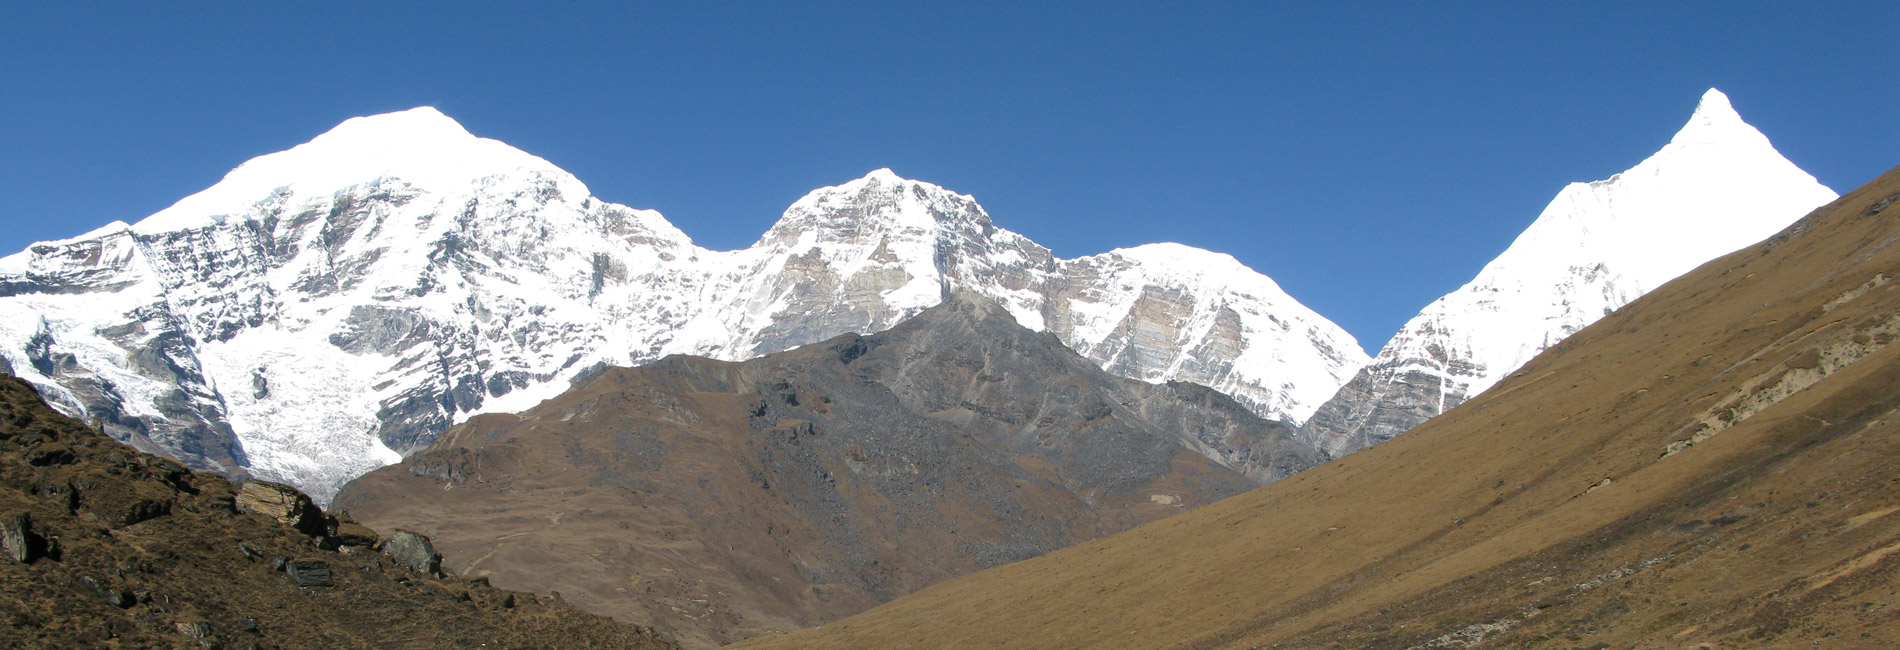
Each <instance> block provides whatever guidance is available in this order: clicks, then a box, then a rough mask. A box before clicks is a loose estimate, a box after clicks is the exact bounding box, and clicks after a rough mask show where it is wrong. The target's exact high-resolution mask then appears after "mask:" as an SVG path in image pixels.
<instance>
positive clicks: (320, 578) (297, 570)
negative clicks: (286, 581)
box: [284, 560, 336, 587]
mask: <svg viewBox="0 0 1900 650" xmlns="http://www.w3.org/2000/svg"><path fill="white" fill-rule="evenodd" d="M284 573H286V574H289V575H290V581H291V582H295V583H297V586H299V587H334V586H336V582H335V581H334V580H332V579H331V577H330V565H329V564H327V563H324V562H320V561H315V560H310V561H303V562H291V563H288V564H285V565H284Z"/></svg>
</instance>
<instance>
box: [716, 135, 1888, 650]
mask: <svg viewBox="0 0 1900 650" xmlns="http://www.w3.org/2000/svg"><path fill="white" fill-rule="evenodd" d="M1896 279H1900V170H1895V171H1891V172H1888V173H1887V174H1885V175H1883V176H1882V177H1880V178H1878V179H1876V180H1875V181H1873V182H1871V183H1869V184H1868V185H1866V186H1864V187H1862V188H1860V189H1858V190H1856V191H1854V192H1852V193H1850V194H1848V195H1847V196H1845V197H1842V198H1841V199H1840V200H1839V201H1837V202H1835V203H1833V204H1831V205H1829V206H1825V207H1823V208H1821V209H1819V210H1817V211H1816V212H1815V213H1814V214H1812V215H1810V216H1808V217H1807V218H1806V219H1803V220H1802V221H1800V222H1799V223H1797V224H1795V225H1794V226H1792V227H1790V228H1789V229H1788V230H1787V231H1785V232H1783V233H1782V234H1780V235H1777V236H1776V237H1774V238H1772V239H1771V240H1769V241H1766V242H1763V243H1761V244H1759V245H1757V246H1754V247H1751V248H1748V249H1745V250H1742V251H1739V252H1737V253H1734V254H1732V255H1729V256H1726V257H1723V258H1720V259H1717V260H1715V261H1712V262H1710V263H1708V264H1706V265H1704V266H1703V267H1701V268H1700V269H1698V270H1696V271H1694V272H1692V273H1690V274H1688V275H1687V276H1684V277H1683V278H1680V279H1679V280H1677V281H1675V282H1672V283H1670V284H1668V285H1666V286H1664V287H1662V288H1661V289H1659V290H1657V291H1655V292H1653V293H1651V294H1649V295H1648V296H1646V297H1644V298H1643V299H1641V300H1639V301H1637V302H1635V303H1633V304H1631V305H1629V306H1627V307H1625V308H1624V309H1622V310H1620V311H1618V312H1617V313H1615V314H1613V315H1611V316H1609V317H1607V318H1605V319H1603V320H1602V321H1601V322H1599V323H1597V324H1596V325H1594V326H1592V327H1590V328H1588V329H1586V330H1584V331H1582V332H1580V333H1578V334H1577V335H1575V336H1573V337H1571V338H1570V339H1569V340H1567V341H1565V342H1564V343H1562V344H1561V345H1559V346H1557V347H1556V348H1553V349H1551V350H1549V351H1547V352H1546V353H1545V354H1543V355H1542V356H1540V357H1538V358H1537V359H1535V360H1534V361H1532V362H1531V363H1529V364H1528V365H1527V366H1525V367H1524V368H1523V369H1522V371H1521V372H1519V373H1517V374H1516V375H1515V376H1513V377H1512V378H1510V379H1508V380H1506V381H1504V382H1502V383H1500V384H1499V385H1497V386H1496V387H1495V388H1493V389H1492V390H1490V391H1489V392H1487V393H1486V394H1484V395H1482V396H1480V397H1478V398H1477V399H1474V400H1472V401H1471V402H1468V403H1466V404H1464V405H1463V406H1461V407H1459V408H1457V409H1454V410H1452V411H1450V412H1448V413H1446V414H1444V415H1442V416H1440V417H1438V418H1436V419H1433V420H1431V421H1430V422H1427V423H1426V424H1424V425H1423V426H1420V427H1418V428H1416V429H1414V430H1413V431H1412V432H1410V433H1408V434H1406V435H1403V436H1400V437H1398V438H1396V439H1394V440H1392V441H1391V442H1388V443H1386V444H1383V445H1380V446H1378V447H1374V448H1372V449H1369V450H1366V451H1362V452H1360V453H1358V454H1355V455H1352V456H1349V457H1346V458H1344V459H1341V460H1338V461H1334V462H1332V463H1329V464H1327V465H1324V466H1321V467H1319V468H1316V469H1313V470H1310V471H1307V472H1305V473H1302V474H1299V475H1297V476H1295V477H1293V478H1290V479H1287V480H1284V481H1280V482H1278V483H1275V484H1272V485H1269V486H1267V487H1264V488H1261V489H1259V490H1256V491H1253V492H1249V493H1247V494H1244V495H1240V496H1237V497H1234V498H1230V499H1226V500H1224V501H1221V502H1218V503H1215V504H1212V505H1209V506H1206V507H1204V508H1201V509H1198V510H1195V511H1192V512H1188V513H1185V514H1182V515H1179V516H1176V517H1172V518H1169V519H1166V520H1162V521H1159V522H1155V523H1152V524H1148V525H1145V526H1142V527H1139V528H1136V529H1133V530H1130V531H1127V532H1124V533H1122V534H1119V535H1115V536H1112V537H1108V538H1104V539H1100V540H1096V541H1093V542H1088V543H1085V544H1081V545H1079V546H1076V547H1073V548H1069V549H1065V550H1063V551H1060V552H1057V553H1052V554H1049V555H1046V556H1043V557H1039V558H1035V559H1032V560H1028V561H1024V562H1019V563H1016V564H1011V565H1008V566H1005V567H1001V568H998V569H994V570H990V571H985V572H981V573H977V574H973V575H969V576H965V577H963V578H959V579H956V580H952V581H948V582H945V583H942V584H938V585H936V586H933V587H931V588H929V589H925V590H923V591H920V592H918V593H916V594H912V595H910V596H907V597H905V598H901V599H898V600H896V601H894V602H891V603H888V604H886V605H883V606H880V607H878V608H876V609H873V610H871V611H869V612H866V613H864V614H861V615H858V616H854V617H852V618H848V619H845V620H843V621H840V622H838V623H834V624H829V625H825V626H824V627H822V628H819V629H808V630H804V631H800V632H796V633H793V634H790V635H784V636H777V637H769V638H763V639H758V640H754V641H752V642H749V643H746V644H743V647H746V648H759V649H764V648H795V647H796V648H939V647H963V648H1004V647H1025V648H1256V647H1269V648H1305V647H1327V648H1393V649H1406V648H1451V647H1473V646H1478V647H1508V648H1748V647H1802V648H1809V647H1834V648H1891V647H1900V514H1897V513H1900V463H1897V462H1896V460H1897V459H1900V412H1897V411H1896V409H1897V408H1900V345H1894V344H1893V343H1894V342H1895V341H1896V340H1897V339H1900V282H1895V281H1894V280H1896Z"/></svg>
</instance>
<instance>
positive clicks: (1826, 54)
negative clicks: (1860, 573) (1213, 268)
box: [0, 0, 1900, 351]
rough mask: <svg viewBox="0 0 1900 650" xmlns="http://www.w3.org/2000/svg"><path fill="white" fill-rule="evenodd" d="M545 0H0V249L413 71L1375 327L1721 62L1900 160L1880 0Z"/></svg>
mask: <svg viewBox="0 0 1900 650" xmlns="http://www.w3.org/2000/svg"><path fill="white" fill-rule="evenodd" d="M547 4H549V5H559V6H558V7H551V6H543V3H505V4H504V3H494V4H473V3H429V4H419V5H411V6H407V7H398V8H390V7H386V6H372V5H363V6H354V7H351V6H341V3H295V4H292V3H241V4H230V5H212V4H209V3H206V4H198V3H139V4H130V3H128V4H123V5H115V4H100V3H39V2H8V3H3V4H0V197H4V200H0V251H5V252H11V251H17V250H20V249H22V248H24V247H25V245H26V244H27V243H29V242H31V241H34V240H41V239H52V238H60V237H68V236H72V235H76V234H79V233H81V232H84V231H86V230H89V229H92V228H94V227H97V226H99V225H102V224H104V223H107V222H109V221H112V220H114V219H121V220H126V221H134V220H137V219H139V218H141V217H143V216H144V215H147V214H150V213H152V212H155V211H157V210H159V209H162V208H164V207H165V206H167V205H170V204H171V203H172V202H173V201H176V200H177V199H179V198H182V197H184V196H186V195H188V194H191V193H193V192H196V191H198V190H200V189H203V188H204V187H207V186H209V185H211V184H212V183H214V182H216V181H217V180H218V179H219V178H220V177H222V176H223V174H224V173H225V172H226V171H228V170H229V169H230V168H231V167H234V166H236V165H237V164H239V163H241V162H243V161H244V160H246V159H248V158H251V157H253V156H256V155H260V154H264V153H269V152H272V151H278V150H282V149H285V148H289V147H291V146H294V145H296V144H298V143H300V142H303V141H305V140H308V139H309V138H311V137H312V136H315V135H317V134H318V133H321V132H323V131H325V130H327V129H329V128H330V127H331V126H334V125H335V124H336V123H337V122H340V121H342V120H344V119H347V118H349V117H352V116H357V115H366V114H372V113H380V112H387V111H392V110H400V109H405V108H410V107H413V106H418V105H425V104H426V105H434V106H436V107H439V108H440V109H442V110H443V111H444V112H446V113H448V114H449V115H450V116H452V117H454V118H456V119H457V120H459V121H461V122H462V124H463V125H464V126H466V127H468V129H469V130H470V131H472V132H474V133H475V134H477V135H481V136H485V137H491V138H496V139H499V140H502V141H505V142H508V143H510V144H513V145H515V146H517V147H520V148H522V149H525V150H527V151H529V152H531V153H534V154H537V155H540V156H541V157H543V158H546V159H548V160H550V161H552V162H553V163H555V164H557V165H560V166H562V167H564V168H566V169H567V170H569V171H571V172H573V173H574V174H575V175H577V176H579V177H580V178H581V180H583V181H585V182H586V183H587V184H588V185H589V187H591V188H592V189H593V190H594V193H595V194H596V195H598V196H600V197H601V198H604V199H606V200H610V201H615V202H619V203H625V204H628V205H632V206H635V207H642V208H653V209H657V210H660V211H661V212H663V213H665V214H666V215H667V217H668V218H669V219H670V220H672V221H673V222H674V223H675V224H677V225H678V226H679V227H680V228H681V229H683V230H685V231H686V232H687V233H688V234H690V235H691V236H693V238H694V239H696V240H697V241H699V243H701V244H702V245H706V246H711V247H715V248H735V247H741V246H744V245H747V244H749V243H751V242H752V241H753V240H754V239H756V238H757V237H758V236H759V234H760V233H762V232H764V230H765V229H766V228H767V227H768V226H769V225H770V224H771V223H772V221H774V220H775V219H776V218H777V217H778V215H779V213H780V212H781V211H783V210H784V208H785V207H786V206H787V205H789V204H790V203H791V202H792V201H793V200H795V199H797V198H798V197H799V196H801V195H803V194H804V193H805V192H807V191H809V190H811V189H813V188H816V187H819V186H823V185H833V184H837V183H840V182H843V181H846V180H849V179H852V178H856V177H858V176H861V175H863V174H864V173H865V172H867V171H870V170H872V169H875V168H878V167H890V168H892V169H894V170H896V171H897V172H898V173H899V174H901V175H904V176H906V177H910V178H917V179H921V180H926V181H930V182H934V183H937V184H939V185H943V186H945V187H948V188H950V189H953V190H957V191H960V192H964V193H968V194H972V195H975V196H976V198H977V199H978V200H979V201H981V202H982V203H983V205H984V206H985V207H986V208H988V209H989V211H990V214H991V215H992V216H993V217H994V218H995V220H996V222H997V223H998V225H1001V226H1003V227H1005V228H1009V229H1012V230H1016V231H1018V232H1021V233H1023V234H1025V235H1027V236H1029V237H1030V238H1032V239H1035V240H1036V241H1038V242H1041V243H1043V244H1044V245H1047V246H1050V247H1051V248H1053V249H1055V251H1056V253H1057V254H1058V255H1061V256H1063V257H1074V256H1078V255H1086V254H1092V253H1098V252H1102V251H1105V250H1109V249H1112V248H1116V247H1122V246H1133V245H1138V244H1143V243H1149V242H1156V241H1178V242H1182V243H1186V244H1191V245H1195V246H1201V247H1204V248H1209V249H1213V250H1217V251H1223V252H1227V253H1232V254H1233V255H1235V256H1236V257H1238V258H1240V259H1241V261H1243V262H1245V263H1247V264H1248V265H1250V266H1252V267H1254V268H1255V269H1258V270H1260V271H1261V272H1264V273H1266V274H1268V275H1270V276H1272V277H1273V278H1275V279H1276V280H1278V281H1279V282H1280V283H1281V285H1282V286H1284V287H1285V288H1286V289H1287V290H1288V291H1289V292H1290V293H1292V294H1293V295H1294V297H1296V298H1298V299H1299V300H1301V301H1302V302H1305V303H1306V304H1307V305H1308V306H1311V307H1312V308H1314V309H1315V310H1317V311H1319V312H1320V313H1322V314H1324V315H1326V316H1328V317H1330V318H1332V319H1334V320H1335V321H1337V322H1338V323H1339V324H1341V325H1342V326H1344V327H1346V329H1348V330H1349V331H1351V332H1352V333H1353V334H1354V335H1355V336H1357V337H1359V340H1360V342H1361V343H1362V344H1363V345H1365V346H1366V347H1368V348H1370V349H1371V350H1372V351H1376V350H1377V348H1378V347H1379V346H1380V345H1381V344H1382V343H1383V342H1384V341H1385V340H1386V338H1387V337H1389V336H1390V335H1391V333H1392V332H1393V331H1394V330H1395V329H1397V327H1398V326H1399V325H1400V324H1401V323H1402V322H1403V321H1404V320H1405V319H1407V318H1409V317H1410V316H1411V315H1412V314H1414V313H1416V312H1417V310H1418V309H1419V308H1420V307H1423V306H1424V305H1425V304H1426V303H1427V302H1429V301H1431V300H1432V299H1433V298H1436V297H1437V296H1439V295H1441V294H1443V293H1445V292H1447V291H1450V290H1451V289H1454V288H1456V287H1458V286H1459V285H1461V284H1463V283H1464V282H1465V281H1467V280H1469V279H1470V278H1471V276H1472V275H1474V274H1475V273H1476V272H1477V271H1478V269H1479V268H1480V267H1481V266H1483V264H1484V263H1485V262H1486V261H1488V260H1489V259H1490V258H1491V257H1492V256H1494V255H1496V254H1497V253H1498V252H1500V251H1502V250H1503V249H1504V247H1505V246H1506V245H1508V244H1509V243H1510V241H1511V239H1512V238H1513V237H1514V236H1515V235H1516V234H1517V233H1518V231H1520V230H1521V229H1522V228H1523V227H1524V226H1526V225H1528V224H1529V223H1530V221H1531V220H1532V219H1533V218H1535V217H1536V215H1537V213H1538V212H1539V211H1540V210H1541V209H1542V208H1543V206H1544V204H1545V203H1546V202H1548V201H1549V200H1550V198H1551V197H1552V196H1554V195H1555V194H1556V192H1557V191H1558V190H1559V189H1561V188H1562V186H1563V185H1564V184H1565V183H1568V182H1572V181H1588V180H1596V179H1601V178H1605V177H1607V176H1609V175H1610V174H1613V173H1616V172H1618V171H1621V170H1623V169H1625V168H1627V167H1630V166H1631V165H1634V164H1635V163H1637V162H1638V161H1640V160H1641V159H1642V158H1643V157H1645V156H1647V155H1648V154H1650V153H1652V152H1654V151H1655V150H1656V149H1658V148H1660V147H1661V146H1662V145H1663V144H1665V143H1666V142H1667V141H1668V139H1669V136H1670V135H1671V134H1673V133H1674V132H1675V130H1676V129H1677V128H1678V127H1680V126H1681V124H1682V123H1683V122H1684V121H1685V120H1686V119H1687V118H1688V116H1689V113H1690V111H1691V110H1692V109H1693V108H1694V105H1695V101H1696V99H1697V98H1698V97H1699V96H1700V95H1701V93H1702V91H1703V90H1705V89H1707V88H1709V87H1711V86H1713V87H1718V88H1720V89H1722V90H1723V91H1725V92H1727V93H1728V94H1729V96H1730V98H1731V99H1732V100H1733V101H1734V103H1735V106H1736V108H1737V110H1738V111H1739V112H1740V113H1741V114H1742V117H1743V118H1744V119H1746V120H1748V121H1749V122H1750V123H1752V124H1754V125H1755V126H1756V127H1758V128H1760V129H1761V130H1762V131H1763V132H1765V133H1766V134H1767V135H1768V137H1769V138H1770V139H1771V140H1773V141H1774V143H1775V145H1776V146H1777V147H1778V148H1779V149H1780V150H1781V151H1782V153H1783V154H1785V155H1786V156H1788V157H1789V158H1790V159H1791V160H1793V161H1794V162H1795V163H1796V164H1798V165H1800V166H1801V167H1802V168H1804V169H1806V170H1808V171H1809V172H1810V173H1813V174H1814V175H1815V176H1816V177H1818V178H1819V179H1820V180H1821V182H1823V183H1825V184H1827V185H1828V186H1830V187H1832V188H1834V189H1835V190H1836V191H1841V192H1845V191H1847V190H1850V189H1853V188H1854V187H1855V186H1857V185H1859V184H1861V183H1863V182H1865V181H1867V180H1869V179H1871V178H1872V177H1874V176H1876V175H1878V174H1879V173H1881V172H1884V171H1886V170H1887V169H1888V168H1890V167H1891V166H1893V165H1895V164H1900V116H1897V115H1896V107H1900V84H1897V83H1896V82H1900V45H1896V43H1900V38H1896V37H1895V36H1894V35H1895V34H1896V33H1900V3H1896V2H1892V1H1891V0H1883V1H1879V2H1868V3H1864V4H1856V3H1754V2H1718V3H1683V2H1664V3H1655V2H1642V3H1628V4H1620V3H1600V2H1598V3H1580V2H1579V3H1569V2H1565V3H1517V2H1510V3H1505V2H1500V3H1493V4H1488V5H1453V4H1444V3H1417V4H1404V5H1385V4H1365V5H1350V6H1349V5H1346V4H1345V3H1309V2H1299V3H1292V2H1289V3H1268V2H1257V3H1241V4H1233V5H1216V4H1201V3H1154V4H1152V5H1147V6H1136V5H1127V6H1118V5H1114V4H1113V3H1078V4H1071V5H1058V4H1055V3H1033V2H1032V3H1021V2H1002V3H994V4H991V3H976V2H953V3H944V4H928V5H927V4H923V3H909V2H892V3H864V2H849V3H823V2H770V3H746V4H740V3H730V5H729V6H724V7H714V8H701V7H695V8H688V9H681V8H678V7H659V8H640V7H624V6H615V7H613V8H595V9H583V8H574V7H568V6H566V5H562V4H560V3H547ZM665 4H667V5H701V4H704V5H724V4H727V3H665ZM259 5H268V6H259ZM332 5H336V6H332ZM1177 5H1178V6H1177ZM1521 5H1547V6H1539V7H1529V6H1521Z"/></svg>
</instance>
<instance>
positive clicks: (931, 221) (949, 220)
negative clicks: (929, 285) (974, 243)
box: [759, 169, 994, 246]
mask: <svg viewBox="0 0 1900 650" xmlns="http://www.w3.org/2000/svg"><path fill="white" fill-rule="evenodd" d="M993 229H994V226H992V225H991V223H990V217H989V214H988V213H986V212H984V211H983V207H982V206H980V205H978V204H977V202H976V199H975V198H974V197H971V196H969V195H967V194H958V193H956V192H952V191H950V190H947V189H944V188H943V187H941V186H938V185H934V184H931V183H926V182H923V181H917V180H911V179H908V178H904V177H901V176H898V175H897V174H896V173H895V172H892V171H891V170H890V169H878V170H875V171H872V172H871V173H869V174H865V175H864V176H863V177H861V178H858V179H855V180H852V181H850V182H846V183H843V184H839V185H834V186H831V187H821V188H818V189H816V190H812V191H811V192H810V193H808V194H806V195H805V196H804V197H803V198H800V199H799V200H798V201H797V202H795V203H793V204H792V206H791V207H789V208H786V210H785V214H784V215H783V216H781V217H780V218H779V220H778V222H777V223H775V224H773V226H772V228H771V230H768V231H766V233H765V236H763V237H761V238H760V239H759V243H760V244H766V245H791V244H793V243H794V242H800V241H804V242H806V243H807V244H809V243H815V242H824V241H847V242H860V243H869V244H873V245H875V244H876V243H877V240H878V239H879V238H882V237H884V236H887V235H892V236H901V237H903V238H908V239H917V240H923V241H927V240H934V239H936V238H937V237H938V236H940V235H942V234H945V233H951V232H962V233H975V232H985V231H989V230H993ZM812 238H815V239H812ZM801 246H802V245H801Z"/></svg>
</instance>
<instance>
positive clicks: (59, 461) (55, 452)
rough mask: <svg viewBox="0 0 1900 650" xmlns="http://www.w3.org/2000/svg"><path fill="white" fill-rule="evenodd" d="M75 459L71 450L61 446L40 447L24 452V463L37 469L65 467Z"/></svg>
mask: <svg viewBox="0 0 1900 650" xmlns="http://www.w3.org/2000/svg"><path fill="white" fill-rule="evenodd" d="M76 458H77V457H75V456H73V450H72V449H70V448H68V447H66V445H61V444H50V445H40V446H38V447H34V448H33V449H32V450H30V451H28V452H26V463H27V464H28V465H33V466H37V467H45V466H48V465H67V464H71V463H72V462H73V461H74V460H75V459H76Z"/></svg>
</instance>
